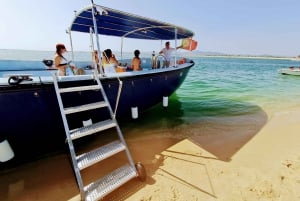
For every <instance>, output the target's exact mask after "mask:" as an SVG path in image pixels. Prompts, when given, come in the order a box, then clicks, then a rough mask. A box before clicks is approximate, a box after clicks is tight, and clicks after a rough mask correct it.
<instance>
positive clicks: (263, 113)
mask: <svg viewBox="0 0 300 201" xmlns="http://www.w3.org/2000/svg"><path fill="white" fill-rule="evenodd" d="M53 55H54V53H53V52H51V51H29V50H0V76H3V75H4V74H5V73H7V72H10V71H18V70H28V71H31V72H32V71H33V70H40V73H44V72H45V66H44V64H43V63H42V62H41V61H42V60H43V59H52V58H53ZM68 56H70V55H68ZM117 56H120V55H117ZM130 56H131V55H130V54H127V57H130ZM146 56H147V55H146V54H144V55H141V57H142V58H143V57H146ZM187 56H188V54H187ZM125 57H126V56H125ZM75 58H76V60H74V61H75V63H80V62H87V61H89V60H90V58H91V55H90V54H89V53H88V52H77V53H76V54H75ZM192 59H193V60H194V62H195V66H194V67H193V68H191V70H190V72H189V74H188V76H187V77H186V79H185V81H184V82H183V84H182V85H181V87H180V88H179V89H178V90H177V91H176V92H175V93H174V94H172V96H170V97H169V105H168V107H167V108H165V107H163V106H162V104H158V105H156V106H155V107H153V108H150V109H149V110H148V111H146V112H144V113H143V114H139V119H137V120H132V119H131V117H128V119H127V120H125V121H122V122H120V125H121V129H122V131H123V133H124V137H125V139H126V141H127V142H128V143H129V148H134V149H137V150H141V151H142V150H143V148H142V147H138V146H147V147H148V149H151V144H149V145H143V143H145V142H146V144H148V142H150V143H151V142H152V143H156V148H154V149H153V150H152V151H150V153H151V154H149V151H148V152H147V153H145V155H144V157H143V158H141V160H142V161H143V160H144V161H145V160H146V161H147V160H149V161H151V160H152V159H153V158H154V157H155V156H154V155H155V154H157V152H159V150H155V149H157V147H158V145H162V144H163V143H162V142H163V140H162V139H173V140H174V139H175V141H176V142H177V141H180V140H183V139H191V140H193V142H195V141H197V140H195V139H198V137H202V136H204V137H206V136H217V137H218V136H220V138H221V139H220V140H221V141H222V140H223V141H224V142H228V140H227V141H226V139H222V136H223V137H224V136H227V137H228V138H232V136H236V137H235V138H234V139H238V141H233V142H234V143H233V142H231V144H234V147H233V148H232V152H231V153H230V151H228V147H227V152H229V153H230V154H229V155H228V156H226V158H220V157H221V156H222V154H218V153H220V152H221V151H222V146H227V145H226V144H224V143H223V144H222V143H220V142H218V143H217V144H219V145H220V149H218V150H209V149H206V150H207V151H209V152H211V153H212V154H213V155H215V156H216V157H217V158H219V159H221V160H225V161H226V160H230V158H231V157H232V156H233V155H234V153H235V152H236V150H238V149H239V148H241V147H242V146H244V145H245V144H246V143H247V141H248V140H250V138H252V137H253V136H254V135H255V134H256V133H258V132H259V130H261V129H262V128H263V126H264V125H265V124H266V123H267V122H268V121H269V120H270V118H272V116H274V115H276V114H278V113H282V112H285V111H290V110H293V108H300V101H299V100H300V90H299V88H300V76H291V75H282V74H280V73H279V70H280V69H281V68H287V67H290V66H294V67H300V61H294V60H291V59H277V58H276V59H274V58H233V57H200V56H199V57H196V56H194V57H192ZM222 134H223V135H222ZM227 137H226V138H227ZM245 137H246V140H242V141H241V140H239V139H245ZM208 139H210V138H208ZM135 143H136V144H139V145H138V146H137V145H135V146H134V145H133V144H135ZM195 143H196V142H195ZM206 143H212V142H210V141H201V140H198V141H197V143H196V144H197V145H199V146H201V147H204V148H205V146H206ZM229 144H230V143H229ZM171 145H172V144H168V145H164V146H165V147H162V149H161V151H163V150H165V149H168V147H169V146H171ZM137 147H138V148H137ZM135 151H136V150H135ZM152 154H153V155H152ZM66 164H68V160H67V157H63V158H61V157H59V156H51V157H50V158H48V159H44V160H42V161H38V162H33V163H31V164H29V165H25V166H21V167H20V168H17V169H14V170H12V171H10V172H7V173H5V174H2V175H1V174H0V181H4V183H2V184H1V185H2V186H1V185H0V187H1V189H4V190H3V191H1V190H0V192H2V193H5V194H6V195H7V196H8V197H10V196H13V197H14V195H10V194H9V193H8V194H7V192H8V191H10V190H8V191H6V190H5V189H10V188H11V186H14V185H19V183H20V182H21V184H20V185H23V186H22V189H23V190H22V191H20V192H22V193H15V194H16V195H15V196H17V197H18V196H21V197H22V196H25V197H26V196H27V197H31V198H32V196H35V195H38V194H39V193H40V192H43V196H44V195H47V196H52V193H51V192H52V191H54V190H55V189H56V186H60V185H61V184H59V181H60V180H62V179H63V180H65V181H68V182H69V183H72V186H73V187H72V191H71V192H69V194H64V193H62V194H61V195H60V196H65V197H68V196H71V195H73V194H74V192H75V194H76V192H77V188H76V185H75V184H74V178H73V176H72V174H71V173H70V174H69V172H71V169H70V171H68V173H67V174H64V175H61V174H59V172H60V170H61V167H64V166H66ZM58 167H60V168H58ZM67 170H68V169H67ZM43 172H48V174H49V175H52V174H53V175H55V174H58V175H60V176H61V178H59V179H57V180H55V181H52V180H51V179H50V177H48V179H47V180H46V179H43V178H44V174H43ZM16 175H17V176H16ZM20 178H24V179H20ZM35 178H36V179H35ZM50 180H51V181H52V182H56V184H55V185H51V188H50V187H49V188H50V189H51V190H49V192H48V190H47V189H48V186H49V185H48V186H47V188H44V189H42V187H40V183H41V182H42V183H43V182H45V183H48V182H50ZM24 186H25V188H24ZM73 188H74V189H73ZM45 189H46V190H45ZM21 200H22V199H21ZM36 200H38V199H36Z"/></svg>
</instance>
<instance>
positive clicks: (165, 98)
mask: <svg viewBox="0 0 300 201" xmlns="http://www.w3.org/2000/svg"><path fill="white" fill-rule="evenodd" d="M168 105H169V97H168V96H164V97H163V106H164V107H168Z"/></svg>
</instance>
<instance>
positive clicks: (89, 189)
mask: <svg viewBox="0 0 300 201" xmlns="http://www.w3.org/2000/svg"><path fill="white" fill-rule="evenodd" d="M136 176H137V172H136V170H135V167H131V166H130V165H128V164H127V165H124V166H122V167H120V168H118V169H116V170H114V171H113V172H111V173H110V174H108V175H106V176H104V177H103V178H101V179H99V180H98V181H95V182H93V183H91V184H89V185H87V186H85V187H84V191H85V193H86V200H87V201H92V200H93V201H94V200H99V199H101V198H103V197H104V196H105V195H107V194H108V193H110V192H112V191H113V190H115V189H117V188H118V187H120V186H121V185H123V184H124V183H126V182H128V181H129V180H131V179H132V178H134V177H136Z"/></svg>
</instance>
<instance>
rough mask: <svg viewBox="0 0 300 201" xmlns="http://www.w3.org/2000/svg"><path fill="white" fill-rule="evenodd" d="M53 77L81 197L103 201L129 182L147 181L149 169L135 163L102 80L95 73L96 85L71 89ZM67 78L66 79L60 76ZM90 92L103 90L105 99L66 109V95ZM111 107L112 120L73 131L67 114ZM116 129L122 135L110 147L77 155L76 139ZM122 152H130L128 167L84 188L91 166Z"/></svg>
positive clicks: (105, 146) (102, 147)
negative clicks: (137, 178) (64, 95)
mask: <svg viewBox="0 0 300 201" xmlns="http://www.w3.org/2000/svg"><path fill="white" fill-rule="evenodd" d="M52 76H53V82H54V87H55V91H56V96H57V100H58V104H59V108H60V112H61V116H62V120H63V124H64V129H65V133H66V137H67V139H66V141H67V143H68V145H69V150H70V155H71V160H72V165H73V169H74V172H75V176H76V181H77V184H78V187H79V189H80V195H81V199H82V200H87V201H94V200H99V199H101V198H103V197H104V196H105V195H107V194H108V193H110V192H112V191H113V190H115V189H116V188H118V187H120V186H121V185H123V184H124V183H126V182H127V181H129V180H131V179H133V178H135V177H139V179H140V180H142V181H143V180H145V179H146V172H145V168H144V166H143V165H142V164H141V163H137V164H134V162H133V159H132V157H131V154H130V152H129V150H128V147H127V145H126V142H125V140H124V137H123V134H122V132H121V129H120V127H119V125H118V123H117V121H116V119H115V115H114V114H113V111H112V108H111V106H110V103H109V101H108V98H107V96H106V93H105V91H104V89H103V87H102V84H101V81H100V79H99V77H98V75H96V73H94V75H93V76H91V80H94V81H96V82H94V83H96V84H92V85H85V86H76V87H67V88H60V87H59V83H58V77H57V75H56V74H55V73H53V74H52ZM60 78H63V77H60ZM87 90H100V92H101V95H102V97H103V101H101V102H96V103H89V104H85V105H79V106H75V107H69V108H65V107H64V106H63V100H62V96H61V94H62V93H74V92H81V91H87ZM104 107H107V109H108V111H109V113H110V117H111V119H108V120H105V121H102V122H97V123H95V124H91V125H88V126H83V127H81V128H77V129H73V130H70V129H69V125H68V121H67V115H68V114H72V113H78V112H83V111H87V110H94V109H99V108H104ZM113 127H115V128H116V131H117V133H118V138H119V140H117V141H113V142H111V143H109V144H106V145H104V146H101V147H99V148H97V149H94V150H92V151H90V152H87V153H83V154H80V155H76V151H75V148H74V145H73V140H75V139H79V138H82V137H85V136H88V135H91V134H95V133H98V132H101V131H104V130H107V129H110V128H113ZM121 151H125V152H126V156H127V159H128V164H125V165H124V166H122V167H120V168H118V169H115V170H114V171H112V172H111V173H110V174H108V175H106V176H104V177H102V178H100V179H98V180H96V181H94V182H92V183H90V184H88V185H84V183H83V179H82V175H81V171H82V170H83V169H85V168H87V167H89V166H91V165H94V164H96V163H98V162H100V161H102V160H104V159H106V158H108V157H111V156H113V155H115V154H117V153H119V152H121Z"/></svg>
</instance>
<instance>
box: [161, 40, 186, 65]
mask: <svg viewBox="0 0 300 201" xmlns="http://www.w3.org/2000/svg"><path fill="white" fill-rule="evenodd" d="M181 47H182V45H181V46H178V47H176V48H171V47H170V42H169V41H168V42H166V43H165V48H163V49H162V50H161V51H160V52H159V54H163V55H164V56H165V58H166V61H165V63H164V65H163V66H164V67H169V66H170V60H171V56H172V53H173V51H175V50H177V49H178V48H181Z"/></svg>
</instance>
